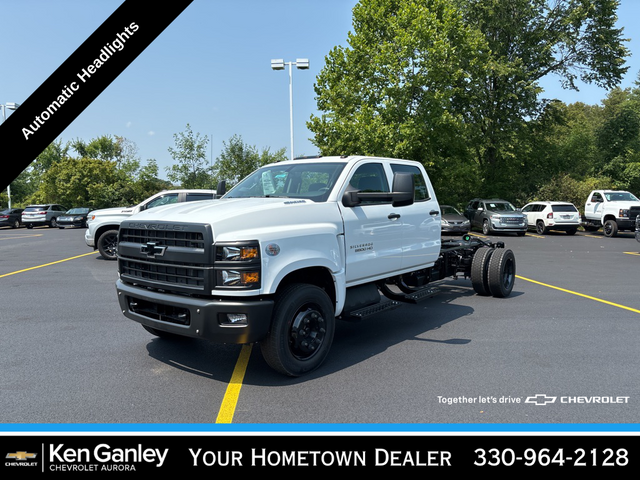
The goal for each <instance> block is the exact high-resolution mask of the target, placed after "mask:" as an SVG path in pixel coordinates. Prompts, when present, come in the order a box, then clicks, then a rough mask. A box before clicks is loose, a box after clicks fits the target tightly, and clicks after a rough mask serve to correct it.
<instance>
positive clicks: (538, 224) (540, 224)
mask: <svg viewBox="0 0 640 480" xmlns="http://www.w3.org/2000/svg"><path fill="white" fill-rule="evenodd" d="M547 232H549V229H548V228H547V227H545V225H544V222H543V221H542V220H538V221H537V222H536V233H537V234H538V235H544V234H545V233H547Z"/></svg>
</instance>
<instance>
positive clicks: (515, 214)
mask: <svg viewBox="0 0 640 480" xmlns="http://www.w3.org/2000/svg"><path fill="white" fill-rule="evenodd" d="M464 216H465V217H467V218H468V219H469V221H470V222H471V228H472V229H473V228H479V229H481V230H482V233H484V234H485V235H489V234H490V233H497V232H515V233H517V234H518V235H519V236H522V235H524V234H525V233H527V219H526V217H525V216H524V215H523V213H522V212H520V211H518V210H517V209H516V207H514V206H513V205H512V204H511V203H510V202H508V201H506V200H499V199H491V200H488V199H483V198H474V199H473V200H471V201H470V202H469V204H468V205H467V208H466V209H465V211H464Z"/></svg>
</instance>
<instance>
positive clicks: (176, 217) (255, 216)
mask: <svg viewBox="0 0 640 480" xmlns="http://www.w3.org/2000/svg"><path fill="white" fill-rule="evenodd" d="M340 218H341V215H340V212H339V209H338V206H337V204H336V203H335V202H318V203H316V202H313V201H311V200H306V199H296V198H229V199H218V200H208V201H204V202H186V203H176V204H173V205H167V206H164V207H159V208H153V209H150V210H146V211H143V212H140V213H138V214H136V215H133V216H132V217H130V218H129V219H128V220H129V221H136V222H145V221H149V222H153V221H161V222H181V223H198V224H209V225H211V227H212V230H213V234H214V238H217V239H219V240H221V241H222V240H225V241H233V240H243V239H254V238H255V237H256V236H262V235H265V234H266V235H269V234H270V233H273V232H275V231H279V230H282V229H285V228H287V227H290V228H291V229H300V230H304V229H309V228H312V229H317V228H321V229H322V228H324V229H330V230H332V231H335V230H336V229H338V228H339V229H340V230H341V226H338V225H337V223H340V224H341V222H340V221H338V222H336V220H337V219H340ZM336 233H338V232H336Z"/></svg>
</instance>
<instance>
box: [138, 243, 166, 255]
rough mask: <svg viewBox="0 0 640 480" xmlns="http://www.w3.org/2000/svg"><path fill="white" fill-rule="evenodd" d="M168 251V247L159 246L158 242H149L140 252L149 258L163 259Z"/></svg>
mask: <svg viewBox="0 0 640 480" xmlns="http://www.w3.org/2000/svg"><path fill="white" fill-rule="evenodd" d="M166 250H167V247H164V246H162V245H158V244H157V243H156V242H147V244H146V245H141V246H140V252H141V253H146V254H147V257H149V258H155V257H161V256H163V255H164V252H165V251H166Z"/></svg>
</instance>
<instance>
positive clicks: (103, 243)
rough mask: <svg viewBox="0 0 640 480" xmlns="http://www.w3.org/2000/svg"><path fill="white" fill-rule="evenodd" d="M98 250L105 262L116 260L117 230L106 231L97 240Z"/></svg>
mask: <svg viewBox="0 0 640 480" xmlns="http://www.w3.org/2000/svg"><path fill="white" fill-rule="evenodd" d="M98 250H99V251H100V255H102V258H104V259H105V260H115V259H116V258H118V255H117V254H118V230H107V231H106V232H104V233H103V234H102V235H100V238H98Z"/></svg>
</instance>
